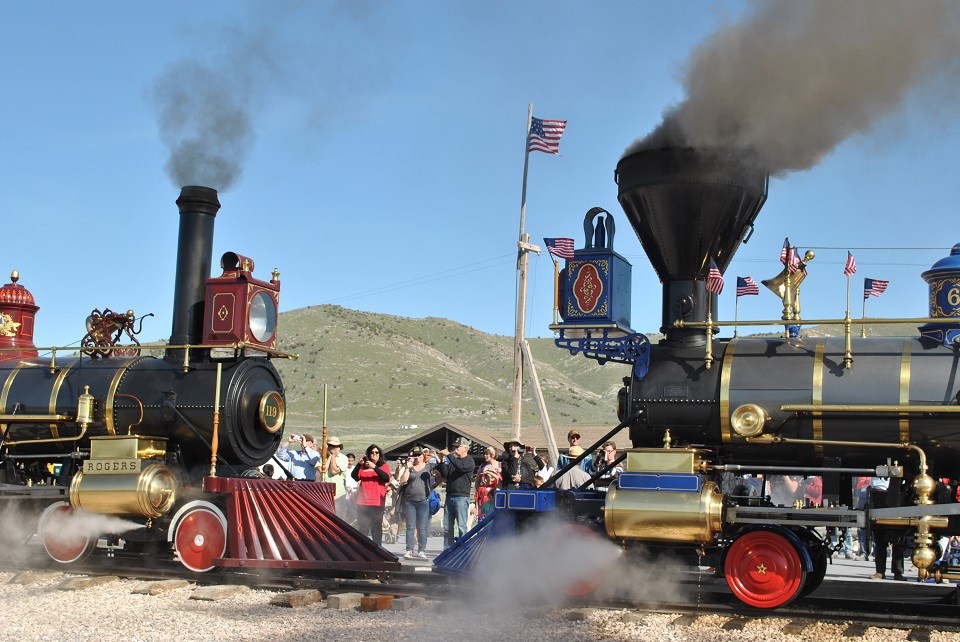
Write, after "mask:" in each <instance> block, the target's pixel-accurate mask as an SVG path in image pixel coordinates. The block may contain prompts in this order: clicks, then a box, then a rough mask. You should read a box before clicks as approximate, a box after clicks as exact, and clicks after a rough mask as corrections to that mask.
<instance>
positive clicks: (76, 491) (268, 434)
mask: <svg viewBox="0 0 960 642" xmlns="http://www.w3.org/2000/svg"><path fill="white" fill-rule="evenodd" d="M177 206H178V208H179V214H180V228H179V241H178V250H177V268H176V277H175V278H176V281H175V291H174V305H173V324H172V332H171V336H170V339H169V341H168V342H167V343H165V344H158V345H152V346H151V345H140V344H139V342H138V341H137V340H136V337H135V334H136V332H135V331H134V325H135V321H136V315H135V314H134V313H133V312H132V311H129V312H126V313H114V312H111V311H110V310H103V311H101V310H99V309H97V310H94V312H93V313H92V314H91V315H90V317H89V318H88V319H87V335H86V336H85V337H84V339H83V341H82V342H81V349H80V350H79V352H78V351H77V350H76V349H75V348H72V349H66V348H41V349H38V348H37V347H36V346H35V345H34V342H33V327H34V319H35V315H36V313H37V311H38V309H39V307H38V306H37V305H36V302H35V300H34V298H33V295H32V293H30V292H29V291H28V290H27V289H26V288H25V287H24V286H23V285H22V284H20V282H19V274H18V273H17V272H16V271H15V272H14V274H13V278H12V279H11V283H8V284H7V285H5V286H4V287H3V288H0V314H2V316H0V318H2V322H3V325H2V328H0V434H2V441H0V511H3V513H4V514H5V515H6V516H7V520H8V523H9V521H12V520H13V519H14V518H15V517H16V518H18V519H20V520H21V521H23V520H26V521H27V522H30V521H31V520H35V521H34V526H35V530H36V534H37V535H38V539H39V541H40V543H41V544H42V546H43V548H44V550H45V551H46V553H47V555H48V556H49V557H50V558H52V559H53V560H54V561H55V562H59V563H61V564H72V563H75V562H79V561H82V560H83V559H85V558H86V557H87V556H89V555H90V554H91V553H92V552H93V551H94V549H95V548H97V545H98V542H100V541H101V540H104V541H106V543H107V545H108V547H109V548H110V549H111V550H112V551H118V550H119V551H121V552H122V554H125V555H129V554H134V555H137V554H139V555H146V556H157V555H159V557H160V558H161V559H162V558H163V557H165V556H167V557H169V552H172V553H173V557H172V559H176V560H178V561H179V562H180V563H182V565H183V566H185V567H186V568H187V569H189V570H192V571H206V570H209V569H211V568H214V567H222V566H245V567H246V568H256V567H268V568H289V567H291V566H296V567H297V568H332V567H340V568H345V569H351V568H352V569H357V568H373V569H377V570H382V569H389V568H393V567H395V566H396V564H395V563H394V561H395V558H394V557H393V556H392V555H391V554H389V553H388V552H387V551H384V550H383V549H380V548H379V547H375V546H373V545H372V543H367V542H366V541H365V538H363V537H362V535H360V534H359V533H358V532H356V531H355V530H353V529H351V528H350V527H349V526H348V525H346V524H344V523H343V522H341V521H340V520H338V518H337V517H336V514H335V512H334V507H333V487H332V486H333V485H332V484H322V483H317V484H310V485H305V484H300V483H298V482H293V481H288V482H284V481H275V480H266V479H255V477H256V476H257V467H258V466H260V465H261V464H263V463H265V462H267V461H268V460H269V459H270V458H271V457H272V456H273V455H274V453H275V452H276V450H277V448H278V446H279V444H280V442H281V438H282V433H283V428H284V422H285V417H286V398H285V394H284V388H283V384H282V382H281V379H280V375H279V373H278V372H277V370H276V369H275V368H274V366H273V364H272V363H271V359H274V358H286V357H292V358H293V357H294V355H287V354H284V353H282V352H279V351H278V350H277V322H278V303H279V296H280V279H279V272H277V271H276V270H275V271H274V272H273V274H272V278H271V279H270V280H269V281H263V280H260V279H257V278H256V277H254V275H253V272H254V262H253V260H252V259H250V258H249V257H246V256H243V255H240V254H237V253H235V252H226V253H224V254H223V256H222V258H221V261H220V267H221V268H222V273H221V274H220V276H217V277H210V269H211V252H212V247H213V231H214V219H215V217H216V215H217V212H218V210H219V208H220V202H219V199H218V195H217V192H216V191H215V190H213V189H210V188H207V187H199V186H188V187H184V188H183V189H182V191H181V194H180V196H179V198H178V199H177ZM121 339H128V340H129V341H128V342H122V341H121ZM41 352H43V353H45V354H44V356H40V353H41ZM46 353H48V354H49V356H48V355H47V354H46ZM65 353H66V354H65ZM8 510H12V512H11V513H8V512H7V511H8ZM82 513H87V514H99V515H104V516H109V517H120V518H124V519H125V520H126V521H125V522H123V524H121V525H122V526H123V528H122V529H121V530H119V531H118V530H113V531H111V530H110V528H111V526H110V524H105V525H104V526H102V527H99V529H92V528H88V527H86V526H83V525H82V524H83V522H82V520H77V519H74V518H76V517H77V516H78V515H81V514H82ZM294 515H295V517H294ZM78 524H80V525H79V526H78ZM111 524H112V525H113V526H114V527H116V528H119V527H120V526H119V525H117V523H116V522H112V523H111ZM27 526H28V532H29V533H33V532H34V529H32V528H29V524H28V525H27ZM321 540H322V541H323V542H328V541H337V542H338V546H337V547H336V548H335V549H331V548H330V547H329V546H326V545H325V544H322V543H321ZM277 542H280V543H281V544H278V543H277ZM291 542H292V543H291ZM391 560H393V561H391Z"/></svg>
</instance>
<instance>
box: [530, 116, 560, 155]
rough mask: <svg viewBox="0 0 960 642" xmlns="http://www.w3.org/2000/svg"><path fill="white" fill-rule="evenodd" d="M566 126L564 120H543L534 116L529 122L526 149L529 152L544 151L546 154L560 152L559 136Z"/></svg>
mask: <svg viewBox="0 0 960 642" xmlns="http://www.w3.org/2000/svg"><path fill="white" fill-rule="evenodd" d="M566 127H567V121H565V120H544V119H542V118H534V119H533V120H532V121H531V122H530V137H529V138H528V139H527V150H528V151H531V152H546V153H547V154H559V153H560V137H561V136H563V130H564V129H566Z"/></svg>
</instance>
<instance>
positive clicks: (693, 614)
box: [8, 555, 960, 642]
mask: <svg viewBox="0 0 960 642" xmlns="http://www.w3.org/2000/svg"><path fill="white" fill-rule="evenodd" d="M140 563H142V560H141V561H140ZM22 567H23V568H27V567H29V568H30V569H31V570H37V569H42V570H48V571H50V570H56V571H61V572H68V573H70V574H85V575H89V576H98V575H99V576H103V575H115V576H117V577H120V578H127V579H136V580H141V581H142V580H169V579H185V580H188V581H190V582H193V583H196V584H201V585H238V584H239V585H244V586H248V587H250V588H257V589H264V590H270V591H276V592H283V591H294V590H302V589H314V590H318V591H320V592H321V593H322V594H323V595H324V597H326V596H328V595H330V594H336V593H347V592H351V593H366V594H378V593H379V594H391V595H394V596H420V597H425V598H428V599H431V600H438V601H441V602H453V601H454V600H452V599H451V598H452V597H453V596H463V595H470V594H471V592H470V591H468V590H464V591H461V590H455V587H456V585H458V584H459V583H460V582H458V580H456V579H454V578H449V577H445V576H442V575H437V574H434V573H429V572H415V571H400V572H390V573H371V572H355V573H353V576H351V577H342V576H337V574H334V573H333V572H330V573H329V574H328V575H327V576H323V575H318V574H316V573H311V574H304V573H296V572H281V571H278V572H257V573H250V572H243V571H236V570H234V571H227V572H225V571H219V572H218V571H211V572H208V573H192V572H189V571H186V570H185V569H183V567H182V566H180V565H179V564H176V563H169V564H157V565H155V566H153V567H150V568H144V567H142V566H136V565H135V562H134V561H133V560H127V559H124V558H123V557H122V556H119V555H118V556H95V557H93V558H91V560H90V562H89V563H87V564H85V565H83V566H76V567H73V566H72V567H70V568H69V569H65V568H63V567H61V566H58V565H54V564H53V563H50V562H46V561H44V560H42V559H37V560H30V561H29V563H27V564H24V565H22ZM8 570H14V569H12V568H10V567H9V566H8ZM681 583H682V584H683V585H684V587H685V595H686V596H687V600H686V601H684V602H659V603H644V602H640V601H627V600H623V599H579V600H567V601H565V602H564V603H563V604H562V605H558V604H557V603H553V604H551V605H543V604H537V603H535V602H532V601H531V602H529V603H527V602H525V603H522V604H515V605H513V608H515V609H521V610H524V611H525V612H528V613H530V614H532V616H535V615H536V614H537V613H539V612H544V613H545V612H548V611H557V609H560V611H561V612H562V613H563V617H565V618H566V619H570V620H577V619H586V617H587V616H586V615H585V613H588V612H590V611H595V610H603V611H607V612H609V613H610V614H611V617H615V618H617V619H618V620H619V621H621V622H623V623H628V624H629V623H633V624H636V623H642V622H643V621H644V620H645V619H650V618H654V617H662V616H664V615H667V614H669V617H670V622H669V625H670V626H671V627H678V628H685V627H697V628H703V627H707V628H716V630H717V635H718V636H720V635H722V634H723V632H724V631H733V630H741V629H744V628H746V627H749V626H751V625H754V626H755V624H754V623H760V624H761V625H762V626H764V627H770V628H771V629H776V630H780V631H781V632H782V633H784V634H791V635H798V636H801V638H800V639H802V636H804V635H805V634H806V632H808V631H810V630H812V629H815V628H816V627H817V626H818V625H821V624H823V623H825V622H828V623H833V624H835V625H837V626H839V627H842V628H843V635H844V637H850V638H857V637H861V636H862V635H863V634H864V633H865V632H866V631H867V629H870V628H876V629H884V630H907V631H908V634H907V638H906V639H908V640H916V641H921V642H922V641H925V640H930V639H931V636H932V634H933V633H934V632H937V631H939V632H946V633H957V634H958V635H960V606H958V605H957V604H956V603H947V602H950V601H951V599H952V600H954V601H955V600H956V589H953V590H952V592H951V589H949V588H948V587H943V590H941V591H928V592H927V593H928V595H927V596H926V597H927V598H928V599H925V600H924V601H904V593H903V591H902V590H897V589H898V586H896V585H892V586H891V589H890V594H889V595H888V596H883V595H881V596H876V595H875V592H874V593H872V594H871V595H872V597H875V598H876V599H871V600H869V601H868V600H863V599H860V598H859V597H857V596H856V592H857V591H858V588H857V587H856V586H853V587H851V583H849V582H837V581H833V582H831V581H826V582H824V584H823V585H822V586H821V588H820V590H818V591H817V593H816V594H815V595H814V596H809V597H807V598H804V599H802V600H799V601H798V602H796V603H795V604H793V605H789V606H787V607H783V608H780V609H778V610H776V611H772V612H771V611H766V610H760V609H752V608H749V607H746V606H744V605H742V604H740V603H739V602H736V601H735V600H734V599H733V598H732V596H731V595H730V594H729V592H728V591H727V590H726V589H725V587H724V583H723V581H722V580H717V579H716V578H709V579H704V578H703V577H702V576H700V577H697V578H693V577H691V578H686V580H685V581H684V580H683V578H681ZM462 584H464V585H466V582H463V583H462ZM464 588H465V587H464ZM938 599H939V600H940V603H938V602H937V600H938ZM439 608H444V607H443V606H442V605H441V606H440V607H439ZM451 608H455V606H454V605H451ZM614 614H616V615H614Z"/></svg>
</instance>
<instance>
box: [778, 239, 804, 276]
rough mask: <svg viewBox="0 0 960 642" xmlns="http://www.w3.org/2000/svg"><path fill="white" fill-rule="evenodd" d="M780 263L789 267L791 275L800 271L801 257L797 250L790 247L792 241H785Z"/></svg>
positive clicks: (781, 250)
mask: <svg viewBox="0 0 960 642" xmlns="http://www.w3.org/2000/svg"><path fill="white" fill-rule="evenodd" d="M780 262H781V263H783V264H784V265H786V266H787V269H788V270H790V274H793V273H794V272H796V271H797V270H799V269H800V256H799V255H798V254H797V248H795V247H793V246H792V245H790V239H789V238H785V239H783V247H782V248H781V249H780Z"/></svg>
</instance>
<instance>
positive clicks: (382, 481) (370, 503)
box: [350, 444, 390, 546]
mask: <svg viewBox="0 0 960 642" xmlns="http://www.w3.org/2000/svg"><path fill="white" fill-rule="evenodd" d="M350 476H351V477H353V479H355V480H356V481H357V482H359V487H358V488H357V529H358V530H359V531H360V532H361V533H363V534H364V535H368V536H369V537H370V539H372V540H373V543H374V544H376V545H377V546H382V545H383V507H384V505H385V504H386V501H387V484H388V483H390V464H388V463H387V462H386V460H385V459H384V457H383V450H382V449H381V448H380V446H377V445H376V444H370V445H369V446H367V451H366V453H365V454H364V455H363V456H362V457H361V458H360V461H359V462H357V465H356V466H354V468H353V472H352V473H351V474H350Z"/></svg>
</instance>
